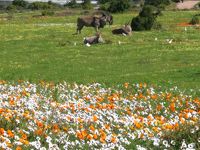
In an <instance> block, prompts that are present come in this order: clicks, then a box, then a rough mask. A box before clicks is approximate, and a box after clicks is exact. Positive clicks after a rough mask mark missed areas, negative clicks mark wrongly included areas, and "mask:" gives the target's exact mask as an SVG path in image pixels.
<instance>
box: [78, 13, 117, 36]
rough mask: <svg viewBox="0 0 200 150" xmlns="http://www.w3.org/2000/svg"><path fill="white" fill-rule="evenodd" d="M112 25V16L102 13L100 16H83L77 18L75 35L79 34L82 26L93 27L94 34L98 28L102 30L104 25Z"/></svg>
mask: <svg viewBox="0 0 200 150" xmlns="http://www.w3.org/2000/svg"><path fill="white" fill-rule="evenodd" d="M107 22H108V23H109V25H112V23H113V16H112V15H110V14H106V13H102V14H101V16H96V15H94V16H84V17H79V18H78V19H77V32H76V33H77V34H79V33H81V30H82V28H83V27H84V26H86V27H94V28H95V30H96V32H97V31H98V30H99V28H104V26H105V25H106V23H107Z"/></svg>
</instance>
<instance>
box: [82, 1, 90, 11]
mask: <svg viewBox="0 0 200 150" xmlns="http://www.w3.org/2000/svg"><path fill="white" fill-rule="evenodd" d="M82 8H83V9H92V8H93V6H92V4H91V0H84V1H83V3H82Z"/></svg>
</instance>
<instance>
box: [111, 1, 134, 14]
mask: <svg viewBox="0 0 200 150" xmlns="http://www.w3.org/2000/svg"><path fill="white" fill-rule="evenodd" d="M128 8H130V1H129V0H111V2H110V6H109V7H108V11H109V12H112V13H116V12H123V11H125V10H127V9H128Z"/></svg>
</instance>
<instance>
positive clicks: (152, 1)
mask: <svg viewBox="0 0 200 150" xmlns="http://www.w3.org/2000/svg"><path fill="white" fill-rule="evenodd" d="M144 4H145V5H153V6H156V7H158V6H159V5H163V4H164V5H169V4H170V0H145V3H144Z"/></svg>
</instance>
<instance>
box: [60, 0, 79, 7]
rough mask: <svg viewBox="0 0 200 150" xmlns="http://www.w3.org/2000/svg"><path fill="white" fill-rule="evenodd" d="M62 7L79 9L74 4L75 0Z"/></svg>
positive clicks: (77, 5)
mask: <svg viewBox="0 0 200 150" xmlns="http://www.w3.org/2000/svg"><path fill="white" fill-rule="evenodd" d="M64 6H65V7H69V8H78V7H80V5H79V4H77V3H76V0H72V1H70V2H68V3H66V4H65V5H64Z"/></svg>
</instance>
